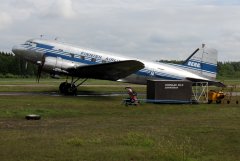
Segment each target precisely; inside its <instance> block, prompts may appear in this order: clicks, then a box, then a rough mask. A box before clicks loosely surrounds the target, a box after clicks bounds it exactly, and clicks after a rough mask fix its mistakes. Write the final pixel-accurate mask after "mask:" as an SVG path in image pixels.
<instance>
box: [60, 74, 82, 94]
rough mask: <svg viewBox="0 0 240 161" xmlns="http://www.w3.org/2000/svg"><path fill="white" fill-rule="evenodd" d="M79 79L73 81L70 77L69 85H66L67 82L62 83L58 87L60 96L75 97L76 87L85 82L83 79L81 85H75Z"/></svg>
mask: <svg viewBox="0 0 240 161" xmlns="http://www.w3.org/2000/svg"><path fill="white" fill-rule="evenodd" d="M79 79H80V78H77V79H76V80H75V81H74V79H73V77H72V81H71V83H68V82H67V80H66V82H62V83H61V84H60V86H59V91H60V93H61V94H64V95H77V87H78V86H80V85H82V84H83V83H84V82H85V81H87V78H86V79H84V80H83V81H82V82H81V83H79V84H77V85H75V83H76V82H77V81H78V80H79Z"/></svg>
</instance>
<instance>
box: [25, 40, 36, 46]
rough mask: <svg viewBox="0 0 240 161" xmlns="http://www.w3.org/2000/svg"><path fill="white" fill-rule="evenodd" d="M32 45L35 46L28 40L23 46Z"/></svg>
mask: <svg viewBox="0 0 240 161" xmlns="http://www.w3.org/2000/svg"><path fill="white" fill-rule="evenodd" d="M33 44H36V43H35V42H33V41H31V40H28V41H26V42H25V45H33Z"/></svg>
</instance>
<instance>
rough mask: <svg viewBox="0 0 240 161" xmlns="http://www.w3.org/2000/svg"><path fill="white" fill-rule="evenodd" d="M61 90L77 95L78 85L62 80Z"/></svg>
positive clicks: (67, 93) (64, 92) (63, 92)
mask: <svg viewBox="0 0 240 161" xmlns="http://www.w3.org/2000/svg"><path fill="white" fill-rule="evenodd" d="M59 91H60V93H61V94H64V95H77V87H76V86H75V85H71V84H70V83H67V82H62V83H61V84H60V86H59Z"/></svg>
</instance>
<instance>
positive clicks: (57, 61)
mask: <svg viewBox="0 0 240 161" xmlns="http://www.w3.org/2000/svg"><path fill="white" fill-rule="evenodd" d="M62 62H63V60H62V58H61V57H57V58H56V64H55V68H58V69H62Z"/></svg>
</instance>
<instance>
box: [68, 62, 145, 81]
mask: <svg viewBox="0 0 240 161" xmlns="http://www.w3.org/2000/svg"><path fill="white" fill-rule="evenodd" d="M142 68H144V64H143V63H141V62H140V61H136V60H126V61H118V62H111V63H104V64H96V65H85V66H79V67H76V68H74V67H73V68H69V69H67V71H68V72H69V75H71V76H74V77H80V78H93V79H105V80H113V81H115V80H118V79H120V78H125V77H127V76H128V75H130V74H132V73H134V72H136V71H138V70H141V69H142Z"/></svg>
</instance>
